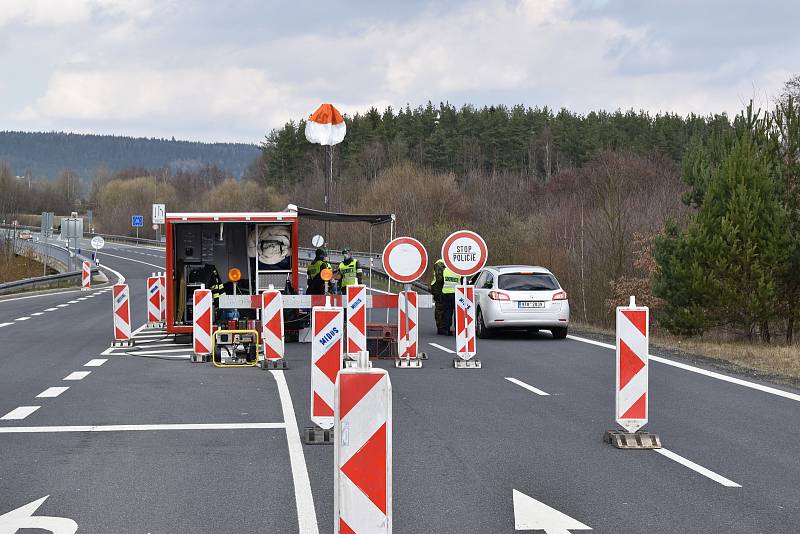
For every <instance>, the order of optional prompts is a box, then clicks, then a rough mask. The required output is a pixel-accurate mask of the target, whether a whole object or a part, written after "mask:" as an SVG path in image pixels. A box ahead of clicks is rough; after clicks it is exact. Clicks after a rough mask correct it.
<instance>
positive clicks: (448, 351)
mask: <svg viewBox="0 0 800 534" xmlns="http://www.w3.org/2000/svg"><path fill="white" fill-rule="evenodd" d="M428 345H430V346H431V347H436V348H437V349H439V350H443V351H445V352H446V353H448V354H455V353H456V351H454V350H451V349H448V348H447V347H443V346H441V345H439V344H438V343H428Z"/></svg>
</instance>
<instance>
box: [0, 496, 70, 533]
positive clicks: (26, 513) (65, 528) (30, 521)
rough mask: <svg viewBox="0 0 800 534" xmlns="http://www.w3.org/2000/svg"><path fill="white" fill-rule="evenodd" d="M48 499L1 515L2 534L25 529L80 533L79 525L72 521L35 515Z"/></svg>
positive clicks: (45, 497) (43, 498)
mask: <svg viewBox="0 0 800 534" xmlns="http://www.w3.org/2000/svg"><path fill="white" fill-rule="evenodd" d="M48 497H49V495H45V496H44V497H42V498H41V499H37V500H35V501H33V502H30V503H28V504H26V505H24V506H20V507H19V508H17V509H16V510H11V511H10V512H6V513H5V514H3V515H0V534H14V533H15V532H17V530H20V529H23V528H24V529H29V528H35V529H41V530H46V531H47V532H52V533H53V534H75V532H77V531H78V523H76V522H75V521H73V520H72V519H68V518H66V517H50V516H46V515H37V516H35V515H33V514H34V513H35V512H36V510H38V509H39V507H40V506H41V505H42V504H43V503H44V501H46V500H47V498H48Z"/></svg>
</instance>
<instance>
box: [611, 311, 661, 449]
mask: <svg viewBox="0 0 800 534" xmlns="http://www.w3.org/2000/svg"><path fill="white" fill-rule="evenodd" d="M616 322H617V352H616V358H615V361H616V373H615V376H616V380H615V385H614V386H615V389H614V392H615V409H614V416H615V419H616V421H617V424H619V425H620V426H621V427H622V428H624V429H625V431H624V432H620V431H615V430H609V431H607V432H606V434H605V437H604V440H605V441H606V443H611V444H612V445H614V446H615V447H617V448H619V449H660V448H661V439H660V438H659V437H658V435H656V434H651V433H649V432H646V431H643V430H641V428H642V427H644V426H645V425H646V424H647V420H648V414H649V408H650V406H649V405H650V395H649V383H648V369H649V365H648V355H649V352H650V342H649V338H650V310H649V308H647V307H646V306H636V300H635V298H634V297H631V299H630V304H629V305H628V306H618V307H617V312H616Z"/></svg>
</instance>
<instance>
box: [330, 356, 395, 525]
mask: <svg viewBox="0 0 800 534" xmlns="http://www.w3.org/2000/svg"><path fill="white" fill-rule="evenodd" d="M334 436H335V445H334V479H335V482H334V514H335V515H334V532H335V533H336V534H352V533H355V534H368V533H369V534H373V533H375V534H377V533H384V534H389V533H391V532H392V384H391V381H390V380H389V374H388V373H387V372H386V371H385V370H383V369H372V368H369V369H364V368H353V369H344V370H342V371H341V372H340V373H339V377H338V379H337V381H336V407H335V429H334Z"/></svg>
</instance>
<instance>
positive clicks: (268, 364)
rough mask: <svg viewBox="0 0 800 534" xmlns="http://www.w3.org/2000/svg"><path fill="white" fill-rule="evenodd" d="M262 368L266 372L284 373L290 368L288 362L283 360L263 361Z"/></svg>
mask: <svg viewBox="0 0 800 534" xmlns="http://www.w3.org/2000/svg"><path fill="white" fill-rule="evenodd" d="M261 368H262V369H265V370H270V369H272V370H277V371H283V370H286V369H288V368H289V365H288V364H287V363H286V360H285V359H283V358H280V359H277V360H261Z"/></svg>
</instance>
